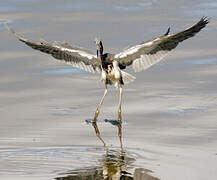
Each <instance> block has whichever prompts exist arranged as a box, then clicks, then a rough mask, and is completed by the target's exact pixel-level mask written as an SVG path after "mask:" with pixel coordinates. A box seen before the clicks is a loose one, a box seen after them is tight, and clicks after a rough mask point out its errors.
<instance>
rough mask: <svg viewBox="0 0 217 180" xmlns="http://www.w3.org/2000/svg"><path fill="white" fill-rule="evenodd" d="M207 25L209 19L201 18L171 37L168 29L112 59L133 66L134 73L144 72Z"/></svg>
mask: <svg viewBox="0 0 217 180" xmlns="http://www.w3.org/2000/svg"><path fill="white" fill-rule="evenodd" d="M208 23H209V19H208V18H206V17H202V18H201V19H200V21H199V22H197V23H196V24H194V25H193V26H191V27H190V28H188V29H186V30H184V31H181V32H179V33H176V34H173V35H169V31H170V28H169V29H168V30H167V32H166V33H165V34H164V35H163V36H160V37H158V38H155V39H153V40H151V41H147V42H143V43H141V44H139V45H136V46H132V47H129V48H127V49H125V50H124V51H123V52H121V53H118V54H116V55H115V56H114V57H115V59H116V60H117V61H118V62H119V64H120V65H122V66H130V65H133V69H134V71H135V72H139V71H142V70H146V69H148V68H149V67H151V66H152V65H154V64H156V63H158V62H159V61H161V60H162V59H163V58H164V57H165V56H166V55H167V54H168V53H169V52H171V50H173V49H174V48H175V47H176V46H177V45H178V44H179V43H180V42H182V41H184V40H186V39H188V38H191V37H193V36H194V35H195V34H197V33H198V32H199V31H200V30H201V29H203V28H204V27H205V26H206V24H208Z"/></svg>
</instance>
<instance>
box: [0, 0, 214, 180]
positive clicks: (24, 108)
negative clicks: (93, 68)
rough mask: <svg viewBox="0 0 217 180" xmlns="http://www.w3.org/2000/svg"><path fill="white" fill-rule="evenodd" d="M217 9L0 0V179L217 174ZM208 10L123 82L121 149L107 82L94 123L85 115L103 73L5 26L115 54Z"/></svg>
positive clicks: (139, 0)
mask: <svg viewBox="0 0 217 180" xmlns="http://www.w3.org/2000/svg"><path fill="white" fill-rule="evenodd" d="M216 6H217V4H216V2H215V1H211V0H208V1H206V2H204V1H202V0H196V1H193V0H192V1H187V0H184V1H170V0H163V1H159V0H146V1H144V0H135V1H130V0H119V1H107V0H104V1H98V0H91V1H90V0H86V1H78V0H73V1H69V0H64V1H58V0H52V1H51V0H10V1H8V0H1V1H0V38H1V46H0V52H1V57H0V113H1V119H0V179H6V180H8V179H15V178H16V179H22V180H23V179H57V180H62V179H64V180H65V179H68V180H69V179H70V180H71V179H81V180H83V179H96V180H98V179H103V178H108V179H120V178H121V179H127V180H128V179H135V180H157V179H167V180H169V179H171V180H174V179H191V180H194V179H195V180H198V179H201V180H204V179H215V177H216V175H217V173H216V172H217V168H216V167H217V156H216V148H217V143H216V138H217V129H216V127H217V123H216V117H217V113H216V108H217V93H216V88H217V83H216V76H217V74H216V68H217V59H216V55H217V50H216V47H217V41H216V39H215V38H213V37H216V30H217V23H216V18H217V12H216ZM202 16H208V17H211V18H212V19H211V23H210V24H209V26H208V27H206V29H204V30H203V31H202V32H200V33H199V34H198V35H197V36H196V37H195V38H192V39H190V40H187V41H186V42H183V43H182V44H181V45H180V46H179V47H178V48H177V49H176V50H175V51H174V53H173V54H171V55H169V56H168V57H167V58H166V59H167V60H166V61H163V62H162V63H160V64H158V65H155V66H154V67H152V68H151V69H149V70H147V71H145V72H141V73H138V74H136V77H137V79H136V81H135V82H133V83H132V84H130V85H128V86H126V88H124V102H123V119H124V120H123V124H122V126H123V127H122V143H123V144H122V146H123V147H121V142H120V138H119V136H118V132H119V134H120V128H118V126H117V122H116V120H115V118H117V103H118V102H117V99H118V92H117V90H116V89H113V88H111V89H109V90H110V92H109V94H108V96H107V97H106V99H105V103H104V104H103V107H102V112H101V114H100V118H99V121H98V123H97V124H98V126H97V128H96V127H95V128H94V127H93V126H92V125H91V123H87V122H88V121H85V120H88V119H91V118H93V117H92V116H93V115H94V111H95V108H96V105H97V103H98V101H99V98H100V97H101V96H102V94H103V85H102V84H101V82H100V81H99V79H100V78H99V77H98V76H97V75H91V74H89V73H86V72H84V71H81V70H79V69H76V68H71V67H70V66H68V65H65V64H62V63H59V62H57V61H54V60H53V58H52V57H50V56H48V55H44V54H42V53H40V52H35V51H33V50H32V49H30V48H28V47H26V46H25V45H24V44H22V43H20V42H18V41H17V40H16V39H15V38H14V37H12V36H10V35H9V33H8V32H7V31H6V29H5V27H4V26H3V23H4V22H7V23H8V24H9V26H10V27H13V28H14V29H15V30H16V31H17V32H18V33H19V34H21V35H23V36H24V37H26V38H29V39H32V40H36V41H37V40H38V39H39V38H43V39H46V40H47V41H49V42H52V41H55V40H56V41H64V40H67V41H68V42H69V43H70V44H73V45H78V46H82V47H85V48H88V49H90V50H92V51H93V52H95V51H96V49H95V45H94V43H93V40H94V38H95V37H101V38H102V40H103V42H104V46H105V51H108V52H112V53H116V52H119V51H121V50H122V49H123V48H124V47H127V46H129V45H132V44H136V43H140V42H141V41H143V40H148V39H152V38H153V37H156V36H159V35H161V34H163V33H165V32H166V30H167V28H168V27H169V26H170V27H171V31H172V33H173V32H177V31H179V30H182V29H184V28H187V27H188V26H191V25H192V24H193V23H195V22H197V21H198V20H199V19H200V18H201V17H202ZM129 71H130V72H132V71H131V70H129ZM134 75H135V74H134ZM97 129H98V130H99V131H100V135H99V134H97V132H98V131H97ZM104 145H105V146H104ZM200 162H201V163H200ZM183 172H185V173H183Z"/></svg>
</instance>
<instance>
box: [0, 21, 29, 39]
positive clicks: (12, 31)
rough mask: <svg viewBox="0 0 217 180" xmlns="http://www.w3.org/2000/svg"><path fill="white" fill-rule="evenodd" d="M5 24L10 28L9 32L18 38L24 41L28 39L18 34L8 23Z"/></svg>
mask: <svg viewBox="0 0 217 180" xmlns="http://www.w3.org/2000/svg"><path fill="white" fill-rule="evenodd" d="M4 25H5V28H6V29H7V30H8V32H9V33H10V34H12V35H13V36H15V37H16V38H18V39H19V40H20V41H24V42H25V41H27V39H24V38H22V37H21V36H19V35H18V34H16V32H15V31H14V30H13V29H12V28H10V27H9V26H8V24H7V23H4Z"/></svg>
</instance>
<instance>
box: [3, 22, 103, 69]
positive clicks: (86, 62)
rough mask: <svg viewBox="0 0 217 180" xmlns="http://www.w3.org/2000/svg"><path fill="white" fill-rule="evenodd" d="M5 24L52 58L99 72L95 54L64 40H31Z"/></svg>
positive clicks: (98, 62)
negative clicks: (60, 41)
mask: <svg viewBox="0 0 217 180" xmlns="http://www.w3.org/2000/svg"><path fill="white" fill-rule="evenodd" d="M5 26H6V28H7V29H8V31H9V32H10V33H12V34H13V35H14V36H16V37H17V38H18V39H19V40H20V41H22V42H24V43H25V44H27V45H28V46H30V47H31V48H33V49H36V50H39V51H41V52H44V53H47V54H51V55H52V56H53V57H54V58H56V59H58V60H62V61H65V62H66V63H69V64H71V65H72V66H74V67H77V68H80V69H83V70H85V71H88V72H92V73H96V72H101V66H100V60H99V59H98V58H97V56H96V55H94V54H92V53H91V52H90V51H88V50H85V49H83V48H78V47H72V46H70V45H69V44H68V43H66V42H63V43H57V42H54V43H52V44H50V43H48V42H46V41H44V40H41V41H40V42H32V41H29V40H27V39H25V38H23V37H21V36H19V35H17V34H16V33H15V32H14V30H13V29H10V28H9V27H8V25H7V24H5Z"/></svg>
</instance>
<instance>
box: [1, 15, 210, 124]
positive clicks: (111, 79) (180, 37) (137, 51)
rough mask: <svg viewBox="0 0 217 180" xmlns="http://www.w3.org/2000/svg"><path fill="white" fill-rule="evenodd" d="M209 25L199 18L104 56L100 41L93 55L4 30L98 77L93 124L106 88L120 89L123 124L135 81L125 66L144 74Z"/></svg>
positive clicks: (65, 43) (119, 119) (78, 48)
mask: <svg viewBox="0 0 217 180" xmlns="http://www.w3.org/2000/svg"><path fill="white" fill-rule="evenodd" d="M208 23H209V18H207V17H202V18H201V19H200V20H199V21H198V22H197V23H195V24H193V25H192V26H190V27H189V28H187V29H185V30H183V31H180V32H178V33H174V34H170V27H169V28H168V30H167V31H166V33H164V34H163V35H161V36H159V37H157V38H154V39H152V40H149V41H143V42H142V43H140V44H137V45H133V46H129V47H128V48H126V49H124V50H123V51H122V52H120V53H117V54H111V53H104V47H103V43H102V40H100V39H95V40H94V42H95V44H96V46H97V51H96V54H94V53H92V52H91V51H89V50H87V49H84V48H81V47H75V46H71V45H70V44H68V43H67V42H66V41H63V42H62V43H59V42H56V41H55V42H53V43H48V42H47V41H45V40H42V39H41V40H40V41H39V42H34V41H31V40H28V39H26V38H23V37H22V36H20V35H18V34H17V33H15V31H14V30H13V29H11V28H10V27H9V26H8V25H7V24H5V25H6V28H7V29H8V31H9V32H10V33H11V34H13V35H14V36H15V37H16V38H18V40H20V41H21V42H23V43H25V44H26V45H28V46H30V47H31V48H33V49H36V50H39V51H41V52H44V53H47V54H50V55H52V56H53V57H54V58H56V59H57V60H61V61H65V62H66V63H69V64H71V65H72V66H73V67H77V68H80V69H83V70H85V71H87V72H91V73H101V80H102V82H103V83H104V86H105V89H104V94H103V96H102V98H101V100H100V102H99V104H98V105H97V108H96V111H95V114H94V118H93V122H96V121H97V118H98V115H99V112H100V108H101V105H102V104H103V101H104V98H105V96H106V94H107V91H108V90H107V86H108V85H114V86H116V87H117V88H119V104H118V121H119V122H121V121H122V115H121V112H122V110H121V104H122V93H123V86H124V85H125V84H128V83H130V82H132V81H134V80H135V79H136V78H135V77H134V76H133V75H131V74H129V73H127V72H126V71H124V69H126V68H127V67H128V66H131V65H132V67H133V69H134V71H135V72H140V71H142V70H146V69H148V68H150V67H151V66H153V65H154V64H156V63H158V62H160V61H161V60H162V59H163V58H164V57H165V56H166V55H167V54H168V53H169V52H170V51H171V50H173V49H174V48H176V47H177V45H178V44H179V43H180V42H182V41H184V40H186V39H188V38H191V37H193V36H195V35H196V34H197V33H198V32H199V31H200V30H201V29H203V28H204V27H205V26H206V25H207V24H208Z"/></svg>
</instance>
